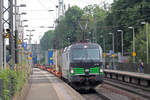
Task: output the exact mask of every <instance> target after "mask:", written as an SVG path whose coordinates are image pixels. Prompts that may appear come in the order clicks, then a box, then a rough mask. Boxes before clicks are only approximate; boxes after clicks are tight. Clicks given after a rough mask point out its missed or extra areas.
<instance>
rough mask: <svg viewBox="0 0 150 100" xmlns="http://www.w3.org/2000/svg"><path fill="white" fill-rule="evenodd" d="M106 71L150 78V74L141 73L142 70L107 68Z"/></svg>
mask: <svg viewBox="0 0 150 100" xmlns="http://www.w3.org/2000/svg"><path fill="white" fill-rule="evenodd" d="M104 71H105V72H109V73H116V74H120V75H121V74H122V75H128V76H133V77H139V78H143V79H148V80H150V74H144V73H140V72H139V73H138V72H127V71H120V70H109V69H105V70H104Z"/></svg>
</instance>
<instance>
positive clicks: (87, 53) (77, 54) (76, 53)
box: [72, 48, 100, 60]
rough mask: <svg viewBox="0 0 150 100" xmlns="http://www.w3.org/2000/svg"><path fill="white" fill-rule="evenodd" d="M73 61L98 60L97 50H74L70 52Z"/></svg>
mask: <svg viewBox="0 0 150 100" xmlns="http://www.w3.org/2000/svg"><path fill="white" fill-rule="evenodd" d="M72 59H73V60H100V51H99V49H98V48H75V49H73V51H72Z"/></svg>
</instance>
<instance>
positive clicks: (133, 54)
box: [128, 26, 136, 63]
mask: <svg viewBox="0 0 150 100" xmlns="http://www.w3.org/2000/svg"><path fill="white" fill-rule="evenodd" d="M128 28H129V29H133V52H132V56H133V63H135V56H136V53H135V29H134V27H131V26H130V27H128Z"/></svg>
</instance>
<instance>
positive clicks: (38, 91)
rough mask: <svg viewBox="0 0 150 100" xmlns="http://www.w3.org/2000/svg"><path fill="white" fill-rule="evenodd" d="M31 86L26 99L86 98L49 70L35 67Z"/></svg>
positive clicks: (66, 99)
mask: <svg viewBox="0 0 150 100" xmlns="http://www.w3.org/2000/svg"><path fill="white" fill-rule="evenodd" d="M33 70H34V71H33V75H32V76H31V81H30V84H31V88H30V90H29V92H28V93H27V95H26V97H25V98H24V100H84V98H83V97H82V96H81V95H80V94H79V93H77V92H76V91H75V90H73V89H72V88H71V87H70V86H69V85H68V84H66V83H64V82H63V81H62V80H60V79H59V78H57V77H56V76H54V75H53V74H50V73H49V72H46V71H43V70H40V69H38V68H34V69H33Z"/></svg>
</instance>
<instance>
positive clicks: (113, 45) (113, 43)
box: [108, 33, 115, 52]
mask: <svg viewBox="0 0 150 100" xmlns="http://www.w3.org/2000/svg"><path fill="white" fill-rule="evenodd" d="M108 34H109V35H112V50H113V52H115V41H114V33H108Z"/></svg>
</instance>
